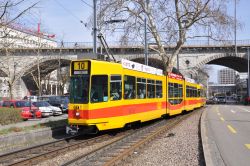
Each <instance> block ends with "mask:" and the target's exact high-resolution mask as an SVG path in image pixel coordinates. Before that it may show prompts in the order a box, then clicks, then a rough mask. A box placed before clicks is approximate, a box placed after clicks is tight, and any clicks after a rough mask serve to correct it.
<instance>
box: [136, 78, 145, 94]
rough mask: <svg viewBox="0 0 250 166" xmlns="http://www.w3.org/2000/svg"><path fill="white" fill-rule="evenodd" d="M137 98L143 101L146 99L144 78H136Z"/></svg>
mask: <svg viewBox="0 0 250 166" xmlns="http://www.w3.org/2000/svg"><path fill="white" fill-rule="evenodd" d="M136 85H137V98H138V99H145V98H146V79H145V78H137V80H136Z"/></svg>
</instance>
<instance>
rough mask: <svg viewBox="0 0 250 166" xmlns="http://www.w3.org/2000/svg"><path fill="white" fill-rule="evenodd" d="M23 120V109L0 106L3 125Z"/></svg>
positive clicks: (0, 122)
mask: <svg viewBox="0 0 250 166" xmlns="http://www.w3.org/2000/svg"><path fill="white" fill-rule="evenodd" d="M21 121H23V120H22V117H21V110H19V109H14V108H0V124H1V125H7V124H11V123H16V122H21Z"/></svg>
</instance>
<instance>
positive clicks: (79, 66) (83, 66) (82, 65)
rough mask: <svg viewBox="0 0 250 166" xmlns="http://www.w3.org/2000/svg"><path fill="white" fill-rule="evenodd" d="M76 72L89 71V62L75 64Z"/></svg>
mask: <svg viewBox="0 0 250 166" xmlns="http://www.w3.org/2000/svg"><path fill="white" fill-rule="evenodd" d="M74 70H88V62H74Z"/></svg>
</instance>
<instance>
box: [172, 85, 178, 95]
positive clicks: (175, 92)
mask: <svg viewBox="0 0 250 166" xmlns="http://www.w3.org/2000/svg"><path fill="white" fill-rule="evenodd" d="M173 97H179V89H178V84H176V83H175V84H174V96H173Z"/></svg>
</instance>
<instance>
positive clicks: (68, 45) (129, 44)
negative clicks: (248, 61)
mask: <svg viewBox="0 0 250 166" xmlns="http://www.w3.org/2000/svg"><path fill="white" fill-rule="evenodd" d="M107 43H108V45H109V47H112V48H115V47H117V48H122V47H144V42H143V41H128V42H126V43H121V42H120V41H107ZM162 43H163V45H164V46H165V47H174V46H175V44H176V43H169V42H165V41H163V42H162ZM236 43H237V46H250V39H248V40H237V42H236ZM148 44H149V45H156V44H155V43H153V42H150V41H149V42H148ZM20 45H21V46H20ZM100 45H101V44H100V43H99V42H98V43H97V46H98V47H100ZM184 46H192V47H212V46H217V47H218V46H234V40H220V41H215V40H187V41H186V42H185V44H184ZM8 47H9V48H36V49H37V48H48V49H51V48H93V42H57V44H56V46H50V45H47V44H42V45H40V46H34V45H28V44H26V45H24V44H23V43H12V44H11V46H8ZM0 48H5V44H4V43H1V41H0Z"/></svg>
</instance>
